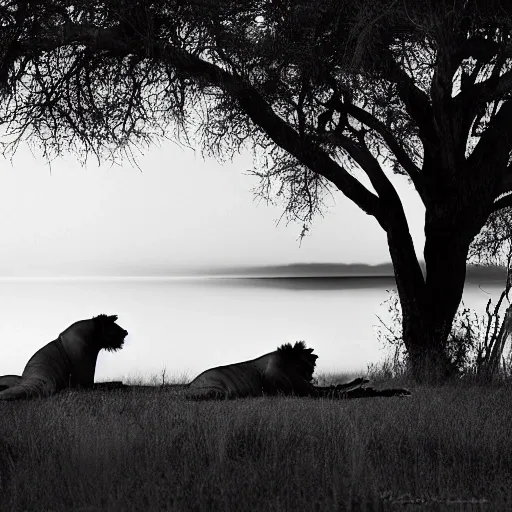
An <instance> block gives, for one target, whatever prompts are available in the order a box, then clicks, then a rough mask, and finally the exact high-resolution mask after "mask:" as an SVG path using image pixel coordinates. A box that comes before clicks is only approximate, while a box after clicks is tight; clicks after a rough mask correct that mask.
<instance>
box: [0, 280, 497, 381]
mask: <svg viewBox="0 0 512 512" xmlns="http://www.w3.org/2000/svg"><path fill="white" fill-rule="evenodd" d="M390 288H391V289H394V288H395V285H394V280H393V279H390V278H384V279H372V278H364V279H360V278H350V279H336V280H332V279H205V278H196V279H190V278H183V279H179V278H178V279H176V278H175V279H95V280H91V279H88V280H84V279H67V280H51V279H42V280H28V279H27V280H8V279H7V280H2V282H1V283H0V308H1V311H2V321H1V322H0V353H1V354H2V358H1V359H0V375H4V374H21V372H22V370H23V367H24V366H25V364H26V363H27V361H28V359H29V358H30V356H31V355H32V354H33V353H34V352H35V351H36V350H38V349H39V348H41V347H42V346H43V345H45V344H46V343H48V342H49V341H52V340H54V339H55V338H56V337H57V336H58V335H59V333H60V332H62V331H63V330H64V329H65V328H66V327H68V326H69V325H70V324H72V323H73V322H75V321H77V320H82V319H86V318H90V317H92V316H95V315H98V314H100V313H106V314H109V315H111V314H117V315H119V320H118V323H119V324H120V325H121V326H122V327H123V328H125V329H127V330H128V332H129V335H128V337H127V338H126V342H125V346H124V348H123V349H122V350H121V351H119V352H117V353H106V352H104V351H103V352H101V353H100V356H99V358H98V365H97V370H96V380H105V379H106V380H114V379H119V378H123V379H126V378H127V377H136V376H142V377H150V376H152V375H154V374H158V373H160V372H161V370H162V369H163V368H164V367H165V368H166V371H167V375H171V376H172V375H174V376H181V375H183V374H184V373H185V374H187V375H188V377H189V378H193V377H194V376H195V375H197V374H198V373H200V372H201V371H203V370H205V369H207V368H209V367H214V366H218V365H223V364H229V363H234V362H239V361H243V360H246V359H252V358H254V357H257V356H259V355H262V354H264V353H266V352H270V351H272V350H275V349H276V347H277V346H278V345H281V344H282V343H287V342H290V343H293V342H295V341H297V340H305V341H306V343H307V344H308V346H310V347H313V348H314V349H315V353H316V354H317V355H318V356H319V358H318V361H317V371H318V372H331V371H334V372H343V371H359V370H363V372H364V370H365V369H366V366H367V364H368V363H375V362H378V361H380V360H381V359H382V357H383V355H384V352H383V351H382V347H381V345H380V344H379V342H378V341H377V339H376V335H375V328H374V326H376V325H377V324H378V320H377V318H376V314H378V315H380V316H381V317H383V318H385V317H386V311H385V308H384V307H383V306H380V304H381V303H382V302H383V301H384V300H386V298H387V297H388V294H387V293H386V289H390ZM502 288H503V286H502V283H501V282H493V283H489V284H486V285H485V284H482V285H481V288H479V286H478V285H476V284H472V283H468V284H467V285H466V289H465V293H464V301H465V303H466V305H467V306H469V307H471V308H475V309H477V311H478V312H479V313H483V312H484V311H485V304H486V303H487V300H488V299H489V297H492V298H493V300H496V298H497V297H498V296H499V293H500V292H501V290H502Z"/></svg>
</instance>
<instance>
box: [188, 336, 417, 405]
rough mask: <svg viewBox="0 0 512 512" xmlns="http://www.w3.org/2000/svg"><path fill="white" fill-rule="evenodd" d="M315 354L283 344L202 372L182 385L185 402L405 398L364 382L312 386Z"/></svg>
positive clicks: (302, 346)
mask: <svg viewBox="0 0 512 512" xmlns="http://www.w3.org/2000/svg"><path fill="white" fill-rule="evenodd" d="M317 358H318V356H317V355H315V354H313V349H312V348H306V345H305V343H304V342H303V341H298V342H296V343H295V345H293V346H292V345H291V344H289V343H286V344H284V345H282V346H281V347H279V348H278V349H277V350H276V351H275V352H270V353H269V354H265V355H263V356H261V357H258V358H256V359H252V360H250V361H244V362H242V363H237V364H230V365H227V366H218V367H217V368H212V369H210V370H206V371H204V372H203V373H201V374H200V375H198V376H197V377H196V378H195V379H194V380H193V381H192V382H190V383H189V384H187V385H186V386H185V388H186V391H185V396H186V397H187V398H189V399H195V400H201V399H219V398H220V399H222V398H243V397H258V396H265V395H295V396H301V397H314V398H321V397H324V398H363V397H373V396H408V395H410V394H411V393H410V392H409V391H408V390H407V389H382V390H377V389H374V388H370V387H362V386H363V385H364V384H366V383H368V382H369V381H368V380H367V379H363V378H358V379H355V380H353V381H352V382H349V383H347V384H338V385H335V386H326V387H321V386H314V385H313V383H312V380H313V372H314V371H315V365H316V359H317Z"/></svg>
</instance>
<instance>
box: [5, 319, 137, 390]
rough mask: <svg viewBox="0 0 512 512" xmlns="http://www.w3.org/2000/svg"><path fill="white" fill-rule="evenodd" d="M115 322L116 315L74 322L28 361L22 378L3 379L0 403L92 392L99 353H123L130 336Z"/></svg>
mask: <svg viewBox="0 0 512 512" xmlns="http://www.w3.org/2000/svg"><path fill="white" fill-rule="evenodd" d="M116 320H117V316H116V315H112V316H107V315H98V316H96V317H94V318H91V319H90V320H80V321H79V322H75V323H74V324H73V325H71V326H70V327H68V328H67V329H66V330H65V331H63V332H62V333H61V334H60V335H59V337H58V338H57V339H56V340H54V341H51V342H50V343H48V344H47V345H45V346H44V347H43V348H41V349H40V350H38V351H37V352H36V353H35V354H34V355H33V356H32V357H31V358H30V359H29V361H28V363H27V365H26V366H25V369H24V370H23V374H22V375H21V377H17V376H16V375H6V376H4V377H0V386H2V387H3V391H0V400H16V399H19V398H32V397H39V396H48V395H51V394H53V393H57V392H58V391H61V390H63V389H66V388H91V387H92V386H93V384H94V372H95V370H96V360H97V358H98V353H99V351H100V350H102V349H105V350H108V351H115V350H119V349H121V348H122V346H123V343H124V338H125V337H126V335H127V334H128V332H127V331H125V330H124V329H123V328H122V327H120V326H119V325H117V324H116V323H115V322H116ZM0 389H2V388H0Z"/></svg>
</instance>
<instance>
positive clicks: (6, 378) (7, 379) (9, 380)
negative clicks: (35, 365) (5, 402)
mask: <svg viewBox="0 0 512 512" xmlns="http://www.w3.org/2000/svg"><path fill="white" fill-rule="evenodd" d="M20 382H21V376H20V375H2V376H1V377H0V391H3V390H4V389H7V388H11V387H12V386H16V385H17V384H19V383H20Z"/></svg>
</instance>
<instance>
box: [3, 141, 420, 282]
mask: <svg viewBox="0 0 512 512" xmlns="http://www.w3.org/2000/svg"><path fill="white" fill-rule="evenodd" d="M137 163H138V167H139V168H137V167H136V166H134V165H133V164H131V163H130V162H128V161H123V162H122V165H113V166H112V165H111V164H110V163H105V164H103V165H101V166H98V164H97V161H96V160H94V159H90V160H89V162H88V163H87V165H86V166H85V167H84V166H81V164H80V163H79V162H78V161H77V159H76V157H75V156H74V155H72V154H68V155H65V156H63V157H61V158H58V159H55V160H54V161H53V162H52V163H51V166H49V165H48V164H47V163H46V162H45V161H44V159H43V158H42V156H40V155H37V154H35V155H34V154H32V153H31V151H30V150H29V149H28V147H27V146H23V145H22V146H21V147H20V148H19V149H18V151H17V153H16V154H15V155H14V157H13V159H12V161H10V160H6V159H3V160H1V164H0V209H1V210H0V213H1V214H0V236H1V239H2V249H3V250H2V251H1V253H0V277H53V276H56V277H59V276H128V275H131V276H145V275H151V276H164V275H187V274H191V273H192V274H194V273H198V272H199V273H208V269H218V268H221V269H224V268H226V269H228V270H229V269H230V268H236V267H238V266H243V267H251V266H262V265H287V264H293V263H355V262H357V263H367V264H378V263H382V262H387V261H389V253H388V248H387V244H386V239H385V235H384V232H383V231H382V229H381V228H380V226H379V225H378V224H377V222H376V221H375V219H374V218H372V217H370V216H368V215H366V214H364V213H363V212H362V211H361V210H360V209H359V208H358V207H357V206H355V205H354V204H353V203H352V202H351V201H350V200H348V199H347V198H346V197H345V196H343V195H342V194H341V193H340V192H335V194H334V200H330V202H329V204H330V207H329V208H328V209H327V210H326V211H325V216H324V217H323V218H322V217H318V218H317V219H316V220H315V222H314V224H313V226H312V229H311V230H310V233H309V235H308V236H306V237H305V238H304V239H303V241H302V243H300V241H299V238H298V237H299V234H300V231H301V226H300V225H299V224H297V223H290V224H288V225H287V223H286V220H285V219H282V220H281V222H280V223H278V221H279V218H280V217H281V214H282V212H283V204H277V205H272V206H269V205H267V203H265V202H263V201H258V200H257V199H255V196H254V193H253V192H252V189H253V188H254V187H256V186H257V185H258V179H257V178H255V177H253V176H250V175H249V174H248V173H249V171H250V170H251V169H253V168H254V166H253V161H252V157H251V155H249V154H242V155H239V156H237V157H236V158H235V159H234V160H233V161H232V162H227V163H219V162H218V161H216V160H214V159H212V158H206V159H205V158H203V156H202V154H201V152H200V151H197V150H196V151H194V150H192V149H189V148H183V147H180V146H179V145H177V144H175V143H172V142H166V143H165V144H162V145H161V146H160V147H158V146H154V147H151V148H150V149H149V150H148V151H147V152H146V154H145V155H142V156H139V157H138V158H137ZM391 179H392V181H393V183H394V184H395V186H396V187H397V188H398V190H399V193H400V195H401V197H402V198H403V203H404V207H405V210H406V214H407V216H408V220H409V223H410V228H411V232H412V235H413V238H414V242H415V245H416V250H417V253H418V254H419V255H420V256H421V254H422V250H423V249H422V248H423V241H424V238H423V216H424V209H423V206H422V205H421V201H420V200H419V198H418V196H417V194H416V192H415V191H414V189H413V188H412V186H411V185H409V184H408V183H407V182H406V180H405V178H403V177H400V176H391ZM363 181H364V180H363ZM365 184H367V186H369V188H371V186H370V185H368V182H367V181H365Z"/></svg>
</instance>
